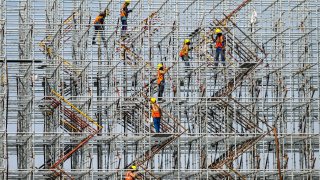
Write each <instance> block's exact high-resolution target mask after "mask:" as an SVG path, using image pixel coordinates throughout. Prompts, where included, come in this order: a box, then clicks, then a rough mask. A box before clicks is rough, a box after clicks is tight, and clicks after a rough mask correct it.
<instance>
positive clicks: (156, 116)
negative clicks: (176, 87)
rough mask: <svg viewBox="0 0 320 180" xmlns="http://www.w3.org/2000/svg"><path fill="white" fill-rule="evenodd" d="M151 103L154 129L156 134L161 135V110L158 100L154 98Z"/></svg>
mask: <svg viewBox="0 0 320 180" xmlns="http://www.w3.org/2000/svg"><path fill="white" fill-rule="evenodd" d="M150 101H151V116H152V119H153V125H154V129H155V130H156V133H160V121H161V109H160V107H159V105H158V104H157V103H156V102H157V99H156V98H154V97H152V98H151V99H150Z"/></svg>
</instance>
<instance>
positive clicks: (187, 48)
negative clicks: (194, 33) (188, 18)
mask: <svg viewBox="0 0 320 180" xmlns="http://www.w3.org/2000/svg"><path fill="white" fill-rule="evenodd" d="M190 43H191V41H190V39H185V40H184V42H183V47H182V49H181V51H180V53H179V55H180V57H181V58H182V61H184V62H185V65H186V67H189V66H190V62H189V59H190V57H189V51H190V50H191V49H190Z"/></svg>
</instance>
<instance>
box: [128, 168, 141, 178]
mask: <svg viewBox="0 0 320 180" xmlns="http://www.w3.org/2000/svg"><path fill="white" fill-rule="evenodd" d="M135 179H142V178H141V177H140V176H138V173H137V166H135V165H132V166H131V169H130V170H129V171H128V172H127V173H126V177H125V180H135Z"/></svg>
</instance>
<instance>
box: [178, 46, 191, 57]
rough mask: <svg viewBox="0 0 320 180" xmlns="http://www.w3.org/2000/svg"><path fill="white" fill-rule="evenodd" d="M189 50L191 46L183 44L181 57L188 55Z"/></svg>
mask: <svg viewBox="0 0 320 180" xmlns="http://www.w3.org/2000/svg"><path fill="white" fill-rule="evenodd" d="M188 51H189V46H188V45H186V44H185V45H183V48H182V49H181V51H180V54H179V55H180V57H183V56H188V53H189V52H188Z"/></svg>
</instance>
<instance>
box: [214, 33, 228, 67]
mask: <svg viewBox="0 0 320 180" xmlns="http://www.w3.org/2000/svg"><path fill="white" fill-rule="evenodd" d="M215 34H216V37H215V38H214V39H213V42H215V43H216V45H215V48H216V55H215V58H214V59H215V66H218V61H219V55H221V61H222V63H223V65H224V66H225V60H226V58H225V55H226V49H225V45H226V40H225V39H226V38H225V36H224V35H223V34H222V31H221V29H219V28H217V29H216V30H215Z"/></svg>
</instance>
